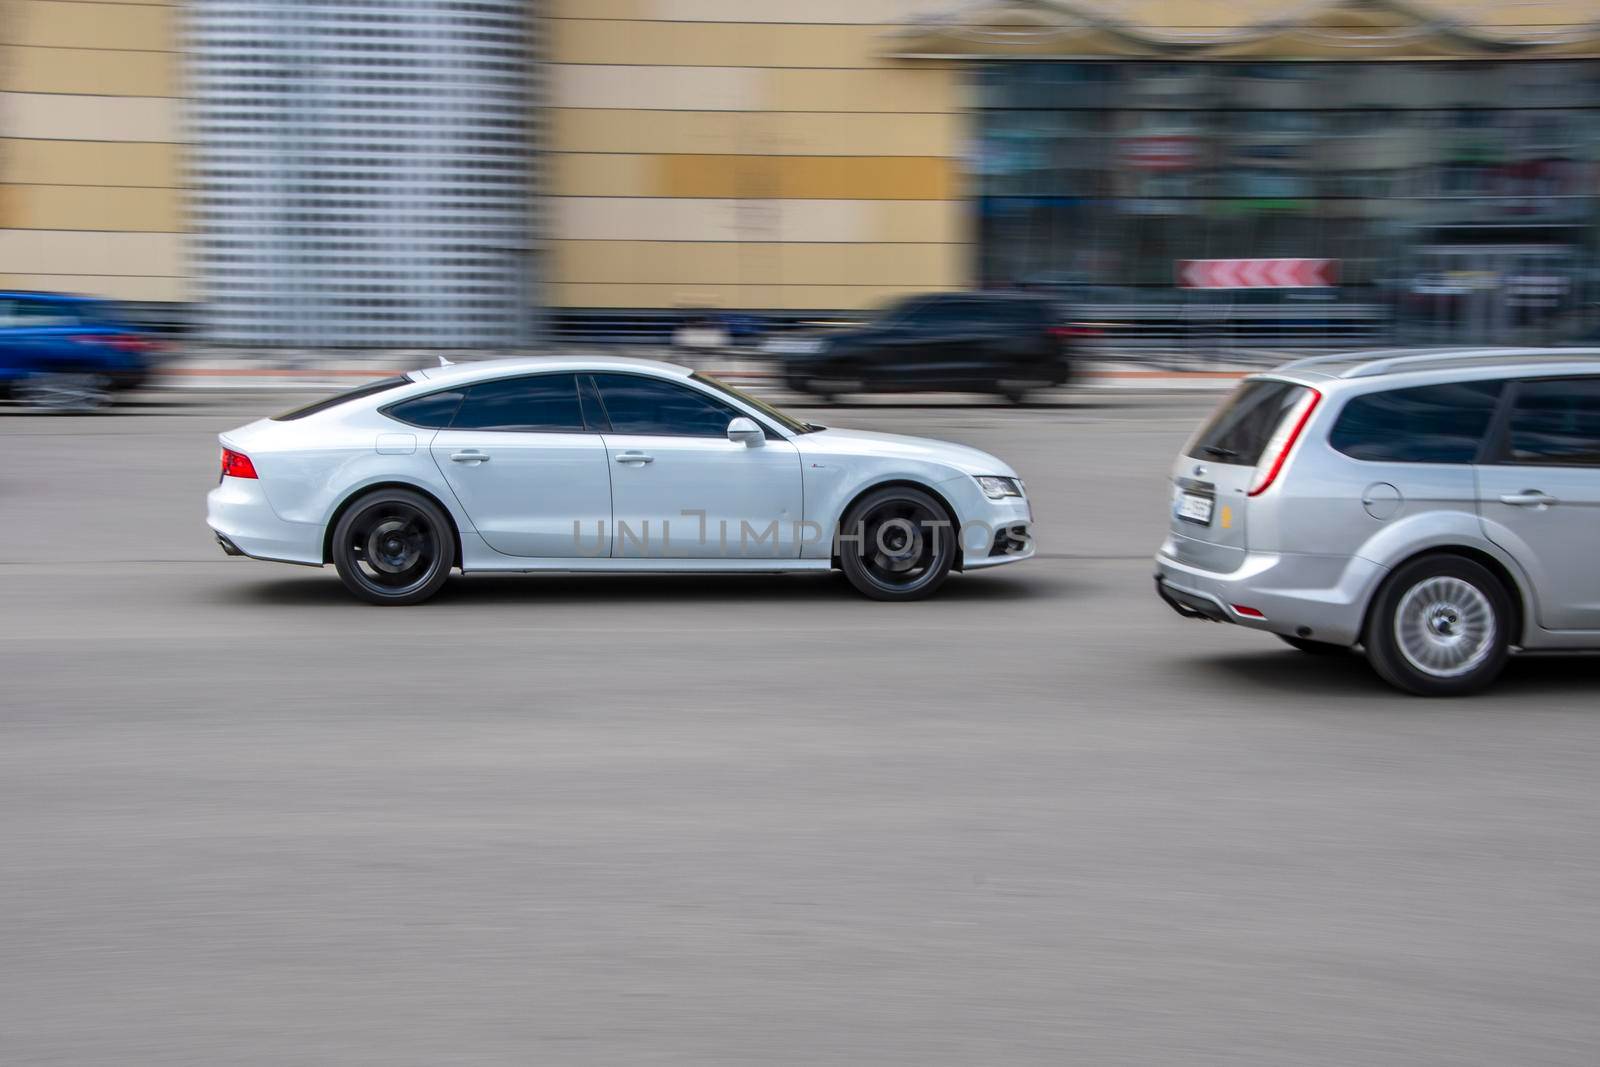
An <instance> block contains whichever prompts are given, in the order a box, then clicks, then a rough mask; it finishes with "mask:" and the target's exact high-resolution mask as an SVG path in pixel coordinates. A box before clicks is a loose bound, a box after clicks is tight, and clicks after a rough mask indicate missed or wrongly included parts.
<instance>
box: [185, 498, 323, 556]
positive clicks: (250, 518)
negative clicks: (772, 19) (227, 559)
mask: <svg viewBox="0 0 1600 1067" xmlns="http://www.w3.org/2000/svg"><path fill="white" fill-rule="evenodd" d="M206 525H207V526H209V527H211V532H212V533H213V534H215V535H216V537H217V540H218V542H219V543H220V544H221V545H222V550H223V551H224V552H228V554H229V555H230V556H231V555H244V556H254V557H255V558H256V559H269V560H277V561H279V562H282V563H306V564H310V565H312V566H321V565H322V528H321V527H320V526H314V525H312V524H310V523H304V522H286V521H284V520H283V519H280V518H279V517H278V514H277V512H275V511H273V510H272V505H271V504H270V503H268V501H267V494H266V493H265V492H263V491H262V489H261V482H260V481H259V480H258V479H255V478H223V479H222V481H221V483H220V484H218V486H217V487H216V488H215V489H213V490H211V492H209V493H207V494H206ZM230 545H231V546H232V547H233V549H234V551H232V552H229V551H228V547H229V546H230Z"/></svg>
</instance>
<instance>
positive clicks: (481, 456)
mask: <svg viewBox="0 0 1600 1067" xmlns="http://www.w3.org/2000/svg"><path fill="white" fill-rule="evenodd" d="M450 462H452V463H487V462H489V453H487V452H479V451H478V450H477V449H469V450H467V451H465V452H452V453H450Z"/></svg>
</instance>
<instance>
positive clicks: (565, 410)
mask: <svg viewBox="0 0 1600 1067" xmlns="http://www.w3.org/2000/svg"><path fill="white" fill-rule="evenodd" d="M450 428H451V429H452V430H500V431H505V432H510V433H517V432H520V433H581V432H583V429H584V426H583V415H582V413H581V412H580V411H579V410H578V376H577V375H575V374H536V375H533V376H531V377H528V378H502V379H500V380H499V381H493V382H479V383H478V384H477V385H474V386H471V387H469V388H468V389H467V395H466V399H464V400H462V402H461V407H460V409H459V410H457V411H456V417H455V418H454V419H452V420H451V422H450Z"/></svg>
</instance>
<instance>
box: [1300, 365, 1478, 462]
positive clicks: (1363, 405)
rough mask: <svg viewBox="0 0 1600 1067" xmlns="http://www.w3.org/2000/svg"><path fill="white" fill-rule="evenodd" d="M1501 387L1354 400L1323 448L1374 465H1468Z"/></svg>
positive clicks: (1400, 392) (1456, 386) (1462, 386)
mask: <svg viewBox="0 0 1600 1067" xmlns="http://www.w3.org/2000/svg"><path fill="white" fill-rule="evenodd" d="M1504 384H1505V383H1504V382H1452V383H1450V384H1448V385H1425V386H1420V387H1418V388H1416V389H1391V390H1390V391H1388V392H1386V393H1369V394H1367V395H1366V396H1358V397H1356V398H1355V399H1354V400H1351V401H1350V402H1349V403H1348V404H1346V405H1345V406H1344V410H1343V411H1342V412H1340V413H1339V421H1338V422H1336V423H1334V426H1333V432H1332V433H1331V434H1329V435H1328V443H1329V444H1330V445H1332V446H1333V447H1334V448H1335V449H1337V450H1338V451H1340V452H1343V453H1344V454H1345V455H1347V456H1350V457H1352V458H1354V459H1365V460H1372V461H1374V462H1383V463H1471V462H1472V461H1473V460H1475V459H1476V458H1477V456H1478V447H1479V446H1480V445H1481V444H1482V443H1483V435H1484V434H1485V433H1487V432H1488V429H1489V421H1490V419H1491V418H1492V417H1493V416H1494V409H1495V404H1496V402H1497V401H1498V400H1499V399H1500V390H1501V389H1502V387H1503V386H1504Z"/></svg>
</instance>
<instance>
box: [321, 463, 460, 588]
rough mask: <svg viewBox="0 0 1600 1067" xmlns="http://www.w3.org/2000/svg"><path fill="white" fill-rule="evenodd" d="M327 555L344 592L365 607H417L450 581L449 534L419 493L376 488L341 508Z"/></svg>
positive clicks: (452, 550)
mask: <svg viewBox="0 0 1600 1067" xmlns="http://www.w3.org/2000/svg"><path fill="white" fill-rule="evenodd" d="M331 554H332V556H333V565H334V566H335V567H336V568H337V569H338V571H339V579H340V581H342V582H344V585H345V588H346V589H348V590H350V592H352V593H354V594H355V595H356V596H358V597H360V598H361V599H362V600H365V601H367V603H369V604H396V605H398V604H420V603H421V602H422V601H424V600H427V599H428V598H430V597H432V596H433V595H434V594H435V593H437V592H438V591H439V590H440V589H441V588H443V587H444V583H445V581H446V579H448V578H449V577H450V567H451V564H452V563H454V561H455V555H456V538H455V529H454V528H453V527H452V526H451V525H450V519H449V517H448V516H446V515H445V513H444V512H443V511H441V510H440V509H439V507H438V505H437V504H435V503H434V502H433V501H431V500H429V499H428V498H427V497H425V496H423V495H422V494H421V493H413V492H410V491H408V490H404V489H380V490H377V491H375V492H372V493H368V494H367V495H366V496H363V497H361V498H360V499H359V500H357V501H356V502H355V503H353V504H351V505H350V506H349V507H348V508H346V509H345V511H344V514H342V515H341V516H340V517H339V521H338V522H337V523H335V524H334V528H333V551H332V553H331Z"/></svg>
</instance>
